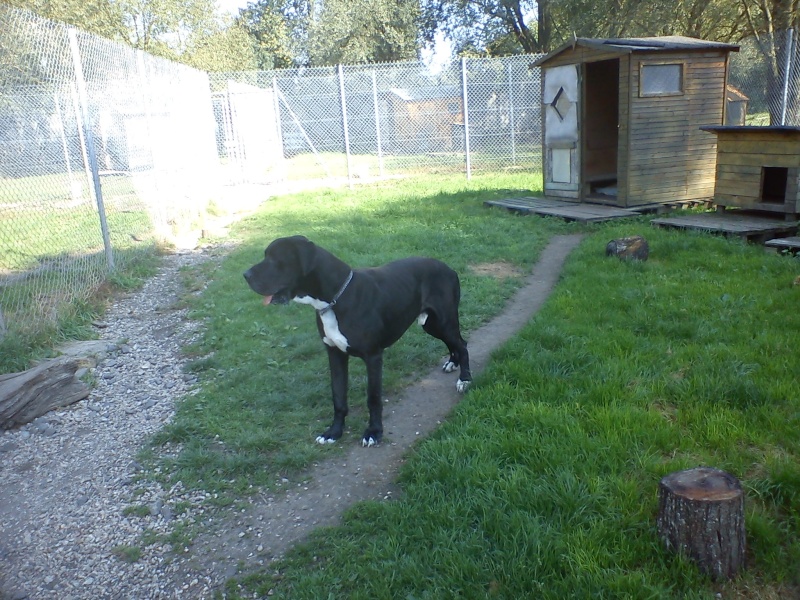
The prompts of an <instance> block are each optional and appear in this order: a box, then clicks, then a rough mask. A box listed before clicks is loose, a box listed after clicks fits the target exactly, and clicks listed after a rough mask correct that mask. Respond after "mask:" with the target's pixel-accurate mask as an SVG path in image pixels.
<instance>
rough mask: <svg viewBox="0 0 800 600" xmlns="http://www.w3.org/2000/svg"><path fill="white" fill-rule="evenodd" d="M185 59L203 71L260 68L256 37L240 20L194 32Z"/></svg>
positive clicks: (253, 69)
mask: <svg viewBox="0 0 800 600" xmlns="http://www.w3.org/2000/svg"><path fill="white" fill-rule="evenodd" d="M181 60H182V62H185V63H186V64H188V65H190V66H192V67H195V68H196V69H201V70H203V71H255V70H257V69H259V68H260V66H259V63H258V61H257V59H256V53H255V50H254V47H253V43H252V38H251V37H250V35H249V34H248V31H247V30H246V29H245V28H244V27H243V25H242V24H241V23H240V22H238V21H235V22H232V23H228V24H226V25H224V26H222V27H220V28H219V29H218V30H217V31H215V32H209V33H207V34H205V35H195V36H193V37H192V39H191V40H190V42H189V45H188V47H187V49H186V51H185V52H184V54H183V55H182V56H181Z"/></svg>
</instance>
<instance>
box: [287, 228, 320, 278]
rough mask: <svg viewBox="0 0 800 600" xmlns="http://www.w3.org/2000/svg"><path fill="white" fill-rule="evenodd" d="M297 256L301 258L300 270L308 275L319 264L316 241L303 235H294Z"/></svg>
mask: <svg viewBox="0 0 800 600" xmlns="http://www.w3.org/2000/svg"><path fill="white" fill-rule="evenodd" d="M291 239H292V241H293V242H294V247H295V249H296V250H297V258H298V259H299V260H300V270H301V271H302V273H303V275H308V274H309V273H311V271H313V270H314V268H315V267H316V266H317V247H316V246H315V245H314V242H312V241H310V240H309V239H308V238H307V237H305V236H302V235H295V236H292V238H291Z"/></svg>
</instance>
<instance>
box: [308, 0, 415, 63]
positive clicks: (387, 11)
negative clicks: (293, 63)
mask: <svg viewBox="0 0 800 600" xmlns="http://www.w3.org/2000/svg"><path fill="white" fill-rule="evenodd" d="M418 17H419V3H418V2H417V1H416V0H399V1H398V0H370V1H369V2H366V3H364V2H353V1H352V0H328V1H327V2H325V3H324V4H323V8H322V11H321V12H320V13H319V16H318V18H317V19H316V20H314V21H313V22H312V23H311V26H310V28H309V58H310V63H311V64H312V65H315V66H319V65H333V64H353V63H374V62H392V61H400V60H409V59H414V58H416V56H417V20H418Z"/></svg>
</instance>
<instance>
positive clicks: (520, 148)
mask: <svg viewBox="0 0 800 600" xmlns="http://www.w3.org/2000/svg"><path fill="white" fill-rule="evenodd" d="M535 58H536V56H530V55H527V56H511V57H505V58H494V59H464V60H461V61H458V62H454V63H451V64H449V65H447V66H445V67H444V68H443V69H442V70H441V71H439V72H432V71H431V69H430V68H428V67H426V66H425V65H424V64H422V63H420V62H404V63H391V64H377V65H351V66H339V67H318V68H305V69H288V70H276V71H261V72H241V73H222V74H211V85H212V89H214V107H215V114H216V115H217V122H218V128H217V133H218V138H217V139H218V148H219V151H220V155H221V156H222V157H223V159H224V160H225V161H226V163H227V168H228V176H229V177H230V178H232V179H234V180H237V181H251V182H253V181H261V182H265V181H266V182H269V181H286V180H289V181H292V180H306V179H317V178H325V179H329V180H337V179H340V180H341V179H347V180H349V181H351V182H352V181H353V180H364V179H368V178H374V177H386V176H394V175H404V174H412V173H415V174H419V173H423V172H428V173H443V172H450V173H459V172H461V173H466V174H467V176H469V175H470V174H471V173H472V172H473V171H502V170H525V171H530V172H534V171H538V170H539V169H540V165H541V126H540V101H539V85H540V81H539V69H537V68H532V67H531V66H530V65H531V63H532V62H533V60H534V59H535ZM254 131H259V132H260V133H259V135H257V136H255V137H257V140H254V139H252V137H253V132H254Z"/></svg>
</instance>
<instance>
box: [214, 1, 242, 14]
mask: <svg viewBox="0 0 800 600" xmlns="http://www.w3.org/2000/svg"><path fill="white" fill-rule="evenodd" d="M217 6H218V7H219V9H220V10H221V11H222V12H224V13H230V14H233V15H237V14H239V9H240V8H245V7H246V6H247V0H217Z"/></svg>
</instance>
